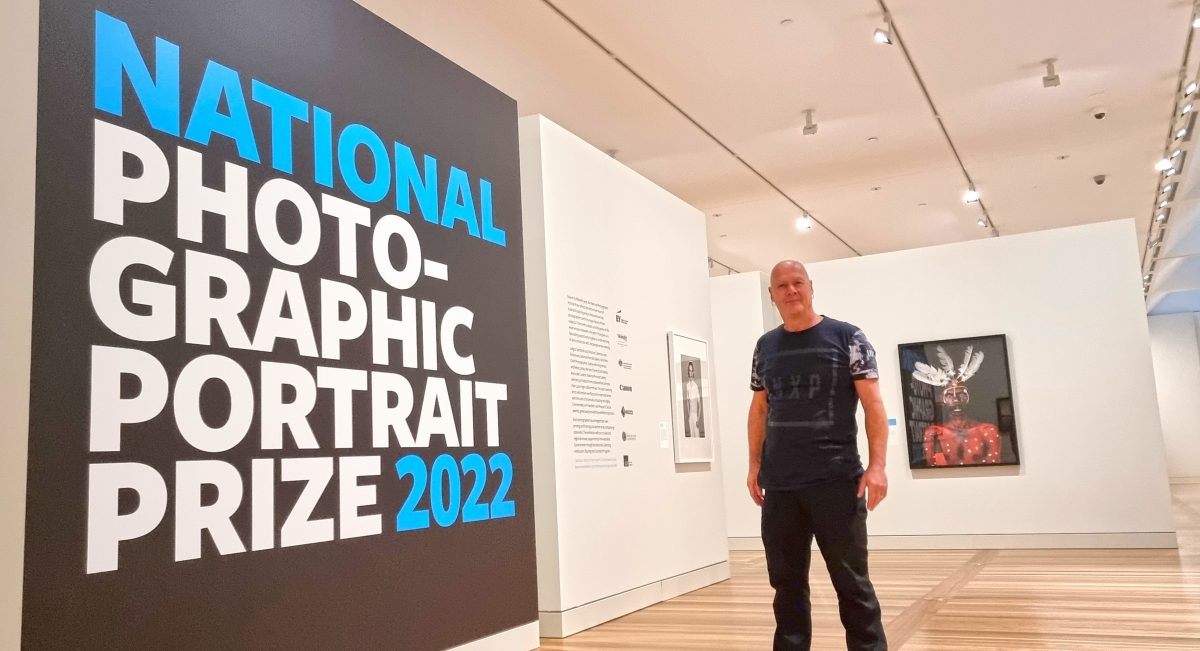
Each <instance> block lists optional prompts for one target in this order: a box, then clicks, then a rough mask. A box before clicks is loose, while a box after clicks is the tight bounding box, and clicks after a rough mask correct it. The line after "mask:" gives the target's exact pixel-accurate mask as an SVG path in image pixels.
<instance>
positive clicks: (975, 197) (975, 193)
mask: <svg viewBox="0 0 1200 651" xmlns="http://www.w3.org/2000/svg"><path fill="white" fill-rule="evenodd" d="M978 201H979V190H976V189H975V184H974V183H972V184H971V185H968V186H967V191H966V192H964V193H963V203H976V202H978Z"/></svg>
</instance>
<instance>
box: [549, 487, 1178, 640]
mask: <svg viewBox="0 0 1200 651" xmlns="http://www.w3.org/2000/svg"><path fill="white" fill-rule="evenodd" d="M1172 494H1173V497H1174V507H1175V520H1176V524H1177V528H1178V531H1179V534H1178V537H1179V549H1178V550H1174V549H1170V550H1166V549H1163V550H1157V549H1122V550H1114V549H1097V550H1044V549H1037V550H1034V549H1030V550H987V551H875V552H871V577H872V579H873V580H874V582H875V589H876V591H877V592H878V593H879V597H880V602H881V604H882V606H883V619H884V622H885V625H886V627H887V634H888V641H889V646H890V648H891V649H892V650H893V651H895V650H897V649H904V650H905V651H926V650H933V649H937V650H939V651H958V650H961V651H985V650H987V649H1055V650H1067V649H1069V650H1075V649H1114V650H1116V649H1122V650H1132V649H1192V650H1200V484H1177V485H1175V486H1173V487H1172ZM813 559H814V561H816V562H814V563H813V566H814V567H813V573H812V578H811V583H812V595H813V596H812V601H813V629H814V636H813V649H814V650H816V649H844V648H845V643H844V642H843V638H842V628H841V624H840V623H839V621H838V618H837V602H836V600H835V598H834V594H833V589H832V588H831V587H830V585H829V577H828V575H827V574H826V572H825V568H824V566H823V564H822V563H820V562H819V556H818V555H817V554H815V553H814V555H813ZM729 562H730V566H731V569H732V578H730V579H729V580H728V581H724V582H722V583H719V584H716V585H713V586H710V587H707V588H704V589H702V590H697V591H695V592H692V593H689V594H686V595H683V596H682V597H678V598H676V599H672V600H670V601H666V602H663V603H661V604H657V605H655V606H651V607H649V608H646V609H644V610H640V611H638V612H636V613H632V614H629V615H626V616H625V617H622V618H620V619H617V620H614V621H611V622H608V623H607V624H602V625H600V626H597V627H596V628H593V629H590V630H587V631H584V632H582V633H579V634H576V635H574V636H572V637H569V638H567V639H565V640H552V639H543V640H542V645H543V646H542V648H543V649H548V650H556V649H557V650H564V651H575V650H580V651H582V650H584V649H589V650H590V649H755V650H762V649H770V647H771V643H770V642H771V634H772V631H773V627H774V622H773V620H772V617H771V597H772V594H771V589H770V586H768V585H767V576H766V564H765V561H764V559H763V554H762V552H731V553H730V558H729Z"/></svg>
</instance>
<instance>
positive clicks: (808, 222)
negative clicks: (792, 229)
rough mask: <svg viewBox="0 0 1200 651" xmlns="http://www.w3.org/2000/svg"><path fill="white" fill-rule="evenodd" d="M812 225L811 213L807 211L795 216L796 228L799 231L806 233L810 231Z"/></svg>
mask: <svg viewBox="0 0 1200 651" xmlns="http://www.w3.org/2000/svg"><path fill="white" fill-rule="evenodd" d="M812 227H813V222H812V215H810V214H808V213H807V212H805V213H803V214H801V215H800V216H799V217H797V218H796V230H798V231H800V232H801V233H807V232H808V231H811V230H812Z"/></svg>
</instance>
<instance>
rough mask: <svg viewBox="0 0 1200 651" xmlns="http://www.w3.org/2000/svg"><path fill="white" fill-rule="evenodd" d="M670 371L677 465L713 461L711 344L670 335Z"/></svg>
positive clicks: (679, 335)
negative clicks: (709, 358)
mask: <svg viewBox="0 0 1200 651" xmlns="http://www.w3.org/2000/svg"><path fill="white" fill-rule="evenodd" d="M667 358H668V362H669V366H670V369H671V423H672V430H673V433H674V437H673V438H674V441H675V463H703V462H710V461H712V458H713V443H712V437H713V431H712V427H711V425H712V403H713V397H712V381H711V374H710V372H709V364H708V342H707V341H704V340H703V339H696V338H694V337H688V336H685V335H681V334H679V333H676V332H669V333H667Z"/></svg>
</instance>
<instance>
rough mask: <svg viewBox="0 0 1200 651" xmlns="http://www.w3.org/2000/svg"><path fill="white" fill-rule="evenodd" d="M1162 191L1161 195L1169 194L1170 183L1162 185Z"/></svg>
mask: <svg viewBox="0 0 1200 651" xmlns="http://www.w3.org/2000/svg"><path fill="white" fill-rule="evenodd" d="M1162 191H1163V194H1166V193H1168V192H1170V191H1171V184H1170V183H1168V184H1166V185H1164V186H1163V189H1162Z"/></svg>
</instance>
